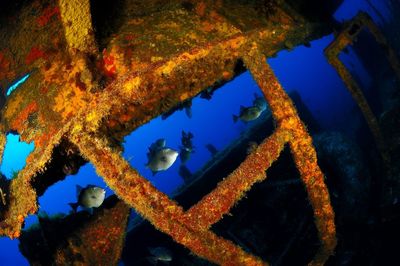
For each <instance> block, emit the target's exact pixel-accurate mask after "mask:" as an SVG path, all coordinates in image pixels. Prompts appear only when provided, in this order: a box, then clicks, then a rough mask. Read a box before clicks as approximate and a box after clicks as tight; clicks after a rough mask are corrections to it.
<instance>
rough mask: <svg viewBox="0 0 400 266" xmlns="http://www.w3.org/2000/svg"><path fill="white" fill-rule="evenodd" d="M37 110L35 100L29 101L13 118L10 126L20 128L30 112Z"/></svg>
mask: <svg viewBox="0 0 400 266" xmlns="http://www.w3.org/2000/svg"><path fill="white" fill-rule="evenodd" d="M37 110H38V105H37V103H36V102H31V103H30V104H28V105H27V106H26V107H25V108H24V109H23V110H22V111H21V113H20V114H19V115H18V116H17V117H16V118H15V119H14V121H13V122H12V125H11V126H12V128H13V129H16V130H18V129H21V127H22V126H23V124H24V123H25V122H26V121H27V120H28V117H29V115H30V114H32V113H34V112H37Z"/></svg>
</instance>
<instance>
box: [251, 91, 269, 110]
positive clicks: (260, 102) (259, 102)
mask: <svg viewBox="0 0 400 266" xmlns="http://www.w3.org/2000/svg"><path fill="white" fill-rule="evenodd" d="M253 106H256V107H258V108H260V110H261V112H264V111H265V110H266V109H267V101H266V100H265V98H264V97H262V96H260V95H258V94H257V93H254V100H253Z"/></svg>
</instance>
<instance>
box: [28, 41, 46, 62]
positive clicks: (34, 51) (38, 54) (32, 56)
mask: <svg viewBox="0 0 400 266" xmlns="http://www.w3.org/2000/svg"><path fill="white" fill-rule="evenodd" d="M42 57H45V53H44V51H42V50H40V49H39V48H38V47H35V46H34V47H32V48H31V50H30V51H29V53H28V55H27V56H26V58H25V64H27V65H30V64H32V63H33V62H35V61H36V60H38V59H39V58H42Z"/></svg>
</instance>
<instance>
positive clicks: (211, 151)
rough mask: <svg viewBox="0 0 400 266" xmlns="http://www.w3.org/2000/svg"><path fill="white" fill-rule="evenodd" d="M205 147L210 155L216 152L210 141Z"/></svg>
mask: <svg viewBox="0 0 400 266" xmlns="http://www.w3.org/2000/svg"><path fill="white" fill-rule="evenodd" d="M205 147H206V148H207V150H208V151H209V152H210V153H211V156H215V154H217V152H218V150H217V148H215V146H214V145H212V144H211V143H209V144H207V145H206V146H205Z"/></svg>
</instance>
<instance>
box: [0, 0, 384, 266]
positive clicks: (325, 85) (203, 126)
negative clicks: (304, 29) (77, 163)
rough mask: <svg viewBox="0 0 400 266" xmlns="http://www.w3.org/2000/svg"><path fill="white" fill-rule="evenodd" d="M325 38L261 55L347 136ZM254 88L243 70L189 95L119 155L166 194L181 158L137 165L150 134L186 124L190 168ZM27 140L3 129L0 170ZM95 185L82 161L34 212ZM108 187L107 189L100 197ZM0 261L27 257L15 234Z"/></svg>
mask: <svg viewBox="0 0 400 266" xmlns="http://www.w3.org/2000/svg"><path fill="white" fill-rule="evenodd" d="M370 2H372V3H373V5H374V7H375V8H376V9H377V10H379V12H380V13H381V14H377V13H375V11H374V10H373V9H372V8H371V6H370V5H369V4H368V3H367V1H364V0H346V1H345V2H344V4H343V6H342V7H341V8H340V9H339V10H338V11H337V12H336V14H335V17H336V18H337V19H338V20H339V21H343V20H346V19H349V18H351V17H353V16H354V15H355V14H356V13H357V12H358V11H359V10H365V11H367V12H368V13H369V14H370V15H371V16H372V17H373V18H374V20H375V21H376V22H377V23H378V24H383V23H385V22H387V21H386V20H390V12H389V10H388V9H387V7H386V5H385V2H384V1H379V0H375V1H370ZM332 40H333V36H332V35H329V36H325V37H324V38H322V39H320V40H315V41H313V42H312V43H311V48H306V47H304V46H300V47H296V48H295V49H294V50H292V51H290V52H289V51H282V52H280V53H279V54H278V56H277V57H276V58H273V59H269V60H268V63H269V64H271V66H272V68H273V69H274V71H275V73H276V75H277V76H278V78H279V80H280V81H281V83H282V85H283V86H284V88H285V89H286V91H287V92H291V91H293V90H295V91H297V92H298V93H299V94H300V96H301V98H302V100H303V101H304V103H305V104H306V106H307V107H308V108H309V109H310V111H311V112H312V114H313V115H314V117H315V118H316V119H317V121H318V122H319V123H320V125H321V126H322V127H323V128H324V129H327V130H341V131H343V132H344V133H346V134H347V135H349V136H350V137H352V134H353V133H354V132H353V130H354V128H352V127H351V126H347V125H349V123H350V124H354V123H355V122H354V121H357V119H359V113H357V111H355V110H356V109H357V108H356V106H355V104H354V102H353V101H352V99H351V96H350V94H349V93H348V92H347V90H346V89H345V87H344V84H343V82H342V81H341V80H340V79H339V77H338V75H337V74H336V72H335V71H334V69H333V68H332V67H331V66H330V65H329V64H328V63H327V61H326V59H325V57H324V55H323V49H324V48H325V47H326V46H327V45H328V44H329V43H330V42H331V41H332ZM341 59H343V60H344V61H345V62H346V64H351V67H352V68H353V71H354V72H355V73H357V75H358V78H359V80H361V83H362V85H363V86H365V87H367V86H368V84H369V83H370V82H371V78H370V77H369V75H368V73H367V72H366V70H365V69H364V68H363V66H362V64H361V63H360V60H359V59H358V58H357V56H356V55H355V54H354V53H352V52H351V50H350V52H349V53H348V54H343V55H341ZM254 93H258V94H259V95H261V92H260V91H259V88H258V86H257V85H256V83H255V82H254V80H253V79H252V77H251V75H250V74H249V73H248V72H245V73H243V74H242V75H240V76H239V77H237V78H236V79H235V80H234V81H232V82H229V83H228V84H226V85H225V86H223V87H222V88H220V89H218V90H217V91H215V92H214V95H213V97H212V99H211V100H209V101H208V100H206V99H202V98H199V97H197V98H195V99H193V104H192V113H193V116H192V118H191V119H189V118H188V117H187V115H186V114H185V112H184V111H177V112H175V113H174V114H173V115H171V116H170V117H169V118H168V119H166V120H162V119H161V117H158V118H155V119H153V120H152V121H151V122H150V123H148V124H146V125H143V126H142V127H140V128H138V129H137V130H135V131H134V132H133V133H132V134H131V135H129V136H127V137H126V138H125V144H124V149H125V151H124V157H125V158H126V159H127V160H129V161H130V162H131V164H132V166H133V167H134V168H136V169H137V170H138V171H139V173H140V174H142V175H143V176H144V177H146V178H148V179H149V180H150V181H151V182H152V183H153V184H154V185H155V186H156V187H157V188H159V189H160V190H161V191H163V192H165V193H167V194H171V193H173V191H174V190H175V189H177V188H178V187H179V186H181V185H183V180H182V178H181V177H180V176H179V174H178V170H179V166H180V164H181V162H180V160H179V158H178V159H177V161H176V162H175V163H174V164H173V166H172V167H171V168H170V169H168V170H167V171H164V172H160V173H157V174H156V175H155V176H153V175H152V173H151V171H150V170H149V169H147V168H146V167H145V163H146V162H147V156H146V153H147V149H148V147H149V146H150V145H151V143H152V142H154V141H155V140H156V139H159V138H164V139H165V140H166V142H167V146H168V147H171V148H173V149H176V150H179V146H180V145H181V143H180V141H181V132H182V130H184V131H186V132H187V131H190V132H192V133H193V134H194V138H193V144H194V149H195V152H194V153H193V154H192V157H191V158H190V160H189V161H188V162H187V163H186V166H187V167H188V169H189V170H190V171H191V172H194V171H196V170H198V169H199V168H200V167H201V166H202V165H204V163H206V162H207V161H208V160H209V159H210V158H211V155H210V152H209V151H208V150H207V149H206V147H205V145H206V144H212V145H214V146H215V147H216V148H217V149H223V148H225V147H227V146H228V145H229V144H230V143H231V141H232V140H235V139H236V138H237V137H238V136H239V135H240V134H241V132H243V131H244V130H245V129H246V127H247V126H248V125H246V124H244V123H242V122H238V123H234V122H233V119H232V115H233V114H238V112H239V108H240V105H244V106H249V105H251V104H252V101H253V95H254ZM33 147H34V146H33V144H26V143H18V136H16V135H12V134H10V135H8V137H7V145H6V150H5V153H4V158H3V163H2V165H1V172H2V173H3V174H5V175H6V176H7V177H8V178H11V176H12V173H13V171H18V170H20V169H22V168H23V167H24V164H25V158H26V157H27V155H28V154H29V153H30V152H31V151H32V150H33ZM78 184H79V185H80V186H86V185H87V184H95V185H98V186H101V187H106V185H105V183H104V182H103V181H102V179H101V178H100V177H98V176H97V175H96V173H95V170H94V168H93V166H92V165H91V164H90V163H88V164H86V165H85V166H83V167H82V168H81V169H80V170H79V172H78V174H76V175H74V176H69V177H67V178H66V179H65V180H64V181H62V182H59V183H57V184H55V185H53V186H52V187H50V188H49V189H48V190H47V191H46V192H45V194H44V195H43V196H42V197H40V198H39V205H40V211H41V212H46V213H47V214H49V215H52V214H57V213H60V212H61V213H68V212H69V211H70V207H69V206H68V203H70V202H75V201H76V192H75V186H76V185H78ZM111 194H112V191H111V190H110V189H108V188H107V196H109V195H111ZM35 222H37V217H36V216H30V217H28V218H27V219H26V225H25V228H27V227H29V226H30V225H32V224H33V223H35ZM0 247H1V248H0V265H28V262H27V261H26V260H25V258H24V257H23V256H22V255H21V254H20V252H19V251H18V240H9V239H8V238H4V237H2V238H0Z"/></svg>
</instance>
